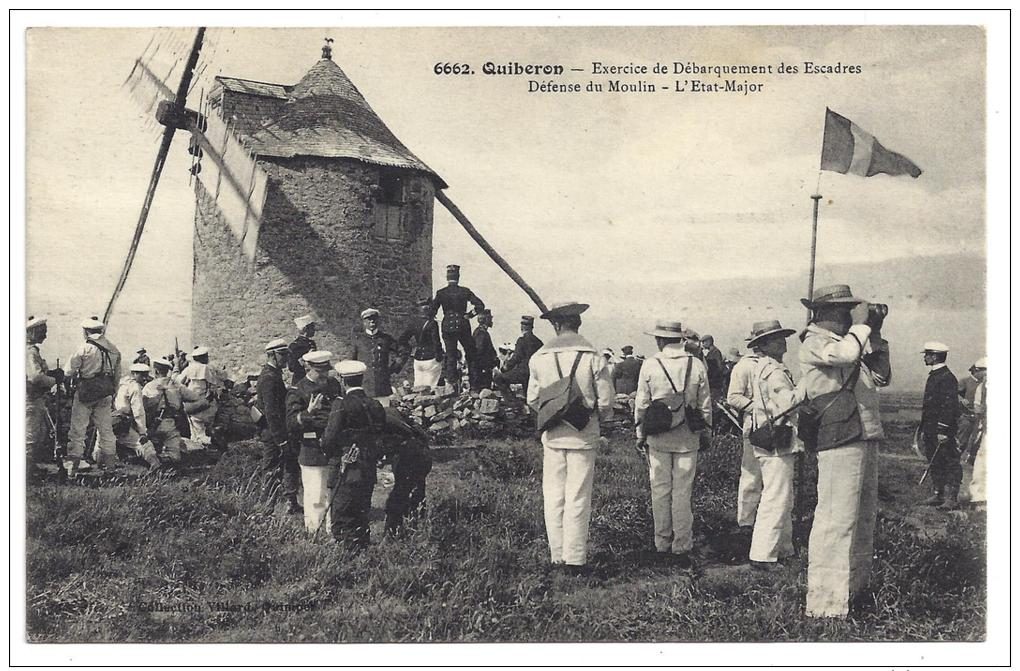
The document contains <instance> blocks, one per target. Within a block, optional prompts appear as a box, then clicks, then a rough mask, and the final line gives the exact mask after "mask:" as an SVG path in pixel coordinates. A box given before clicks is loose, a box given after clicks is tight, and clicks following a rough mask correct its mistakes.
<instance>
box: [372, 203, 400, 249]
mask: <svg viewBox="0 0 1020 671" xmlns="http://www.w3.org/2000/svg"><path fill="white" fill-rule="evenodd" d="M400 213H401V207H400V206H399V205H387V204H384V203H376V204H375V207H373V208H372V235H373V237H375V238H376V239H378V240H385V241H387V242H398V241H401V240H404V239H406V238H407V234H406V232H405V231H404V227H403V226H401V225H400Z"/></svg>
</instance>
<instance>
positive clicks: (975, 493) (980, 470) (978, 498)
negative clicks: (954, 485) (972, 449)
mask: <svg viewBox="0 0 1020 671" xmlns="http://www.w3.org/2000/svg"><path fill="white" fill-rule="evenodd" d="M986 436H987V434H985V435H984V436H981V446H980V447H979V448H978V452H977V455H976V456H975V457H974V473H973V474H972V475H971V478H970V500H971V502H972V503H984V502H986V501H988V494H987V493H985V477H986V475H987V470H986V469H987V468H988V462H986V461H985V454H986V453H987V452H988V445H987V440H986Z"/></svg>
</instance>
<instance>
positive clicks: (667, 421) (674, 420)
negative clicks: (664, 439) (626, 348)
mask: <svg viewBox="0 0 1020 671" xmlns="http://www.w3.org/2000/svg"><path fill="white" fill-rule="evenodd" d="M656 361H657V362H658V363H659V367H660V368H662V374H663V375H665V376H666V379H667V380H669V386H670V387H672V388H673V393H672V394H669V395H668V396H664V397H663V398H657V399H655V400H654V401H652V403H651V405H649V406H648V410H646V411H645V416H644V418H643V419H642V420H641V427H642V428H643V429H644V432H645V435H649V436H654V435H656V434H658V433H665V432H667V431H669V430H670V429H672V428H675V427H678V426H680V425H681V424H683V423H684V422H685V421H686V419H687V417H686V416H687V413H686V411H685V408H686V407H687V396H686V391H687V384H688V382H689V381H690V379H691V362H690V361H688V362H687V371H686V372H685V373H684V388H683V390H682V391H677V388H676V385H675V384H673V378H671V377H670V376H669V373H668V372H666V366H665V364H663V363H662V359H656Z"/></svg>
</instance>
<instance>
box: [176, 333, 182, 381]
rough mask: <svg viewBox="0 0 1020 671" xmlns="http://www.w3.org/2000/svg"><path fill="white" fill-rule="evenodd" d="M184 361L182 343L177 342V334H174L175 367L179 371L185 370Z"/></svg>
mask: <svg viewBox="0 0 1020 671" xmlns="http://www.w3.org/2000/svg"><path fill="white" fill-rule="evenodd" d="M183 363H184V350H182V349H181V346H180V344H179V343H178V342H177V336H174V368H175V369H176V371H177V372H178V373H179V372H180V371H182V370H184V367H183V366H182V364H183Z"/></svg>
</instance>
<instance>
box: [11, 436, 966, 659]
mask: <svg viewBox="0 0 1020 671" xmlns="http://www.w3.org/2000/svg"><path fill="white" fill-rule="evenodd" d="M888 430H889V433H890V440H888V441H887V442H886V443H885V445H884V446H883V453H882V456H881V459H882V461H881V469H880V473H881V475H880V477H881V481H880V489H879V495H880V502H881V510H880V513H879V523H878V528H877V532H876V541H875V547H876V560H875V568H874V574H873V580H872V586H873V599H872V600H869V601H868V602H867V603H865V604H863V605H862V607H861V608H860V609H858V610H857V611H855V612H854V614H853V615H852V616H851V617H850V618H848V619H846V620H835V621H817V620H812V619H808V618H806V617H805V616H804V608H803V603H804V593H805V584H806V562H805V557H806V551H802V552H801V553H800V554H799V556H798V557H797V558H795V559H794V560H792V561H791V562H789V563H788V564H786V565H785V566H784V567H783V568H782V569H781V570H779V571H777V572H774V573H770V574H759V573H757V572H752V571H751V570H749V569H748V567H747V566H746V565H744V564H741V563H738V562H739V561H740V559H741V558H742V555H743V553H744V551H745V548H743V546H742V545H741V544H740V540H739V536H738V535H737V534H736V533H735V528H734V522H733V519H734V516H735V493H736V484H737V472H738V464H739V451H740V448H739V444H738V443H737V441H736V439H733V438H728V439H719V440H717V441H715V444H714V446H713V448H712V450H710V451H708V452H707V453H703V455H702V459H701V460H700V463H699V473H698V477H697V482H696V489H695V501H694V506H695V515H696V519H695V533H696V537H697V538H696V545H697V548H698V555H699V557H700V561H699V568H698V570H697V571H695V572H694V573H691V572H685V571H681V570H679V569H676V568H672V567H669V566H663V565H658V564H656V563H655V562H654V560H653V559H649V558H648V556H647V551H648V550H650V549H651V548H652V545H651V509H650V502H649V498H648V478H647V473H646V472H645V469H644V464H643V462H642V461H641V460H640V458H639V457H638V456H637V455H636V454H635V453H634V452H633V450H632V448H631V441H630V439H629V437H627V436H624V435H617V436H614V437H613V438H612V440H611V441H610V445H609V449H607V450H605V451H604V452H603V453H602V454H600V456H599V460H598V464H597V467H596V468H597V470H596V481H595V494H594V512H593V518H592V524H591V545H590V557H591V559H590V561H591V563H592V565H593V566H594V572H593V575H591V576H587V577H572V576H567V575H563V574H560V573H556V572H550V570H549V566H548V555H547V548H546V541H545V531H544V524H543V521H542V501H541V485H540V483H541V450H540V448H539V447H538V446H537V444H536V443H535V441H533V440H501V441H488V442H485V441H467V442H462V443H459V444H454V445H452V446H449V447H444V448H443V449H437V450H435V452H434V454H435V457H436V462H437V463H436V467H435V469H434V470H433V475H432V476H431V478H430V481H429V483H430V494H429V509H428V515H427V518H426V520H425V521H424V522H423V523H422V524H421V525H420V527H419V528H418V529H417V530H416V531H414V532H413V533H411V534H410V535H409V536H408V537H407V538H405V539H402V540H399V541H395V540H391V539H384V538H383V537H382V535H381V533H380V529H379V527H380V526H381V521H379V520H380V519H381V516H380V515H377V521H376V522H375V528H374V530H373V533H374V536H373V540H374V543H373V545H372V547H371V548H370V549H369V550H368V551H367V552H365V553H362V554H360V555H356V556H351V555H347V554H345V553H344V552H343V551H342V550H341V549H340V548H339V547H338V546H337V545H336V544H335V543H333V542H332V540H331V539H330V538H328V537H327V534H325V533H323V534H321V535H320V537H319V538H318V539H316V540H314V541H313V540H312V539H310V538H309V536H308V535H307V534H306V533H305V531H304V529H303V527H302V525H301V522H300V519H299V518H298V517H296V516H287V515H285V514H284V513H283V512H282V507H281V508H279V509H275V510H274V509H273V508H272V507H271V506H269V505H268V504H267V503H266V502H265V501H264V499H263V497H262V495H261V493H260V486H259V481H258V478H257V476H255V477H253V474H254V473H255V470H256V465H257V461H256V455H255V449H256V448H255V446H254V444H253V443H250V442H240V443H234V444H233V445H232V446H231V448H230V450H229V451H228V452H227V453H226V455H225V456H224V457H223V458H222V459H221V460H220V461H219V463H218V464H216V465H215V466H213V467H212V468H211V469H210V470H208V471H207V472H205V473H203V474H202V475H200V476H195V477H189V478H180V477H178V478H169V477H156V478H152V479H142V480H139V481H137V482H132V483H120V484H117V483H110V484H107V485H104V486H102V487H99V488H86V487H77V486H67V485H64V486H59V485H50V484H46V485H39V486H32V487H30V488H29V491H28V501H27V504H28V507H27V511H28V512H27V516H28V519H27V523H28V539H27V585H28V594H27V600H28V621H27V630H28V636H29V639H30V640H32V641H83V642H84V641H181V642H184V641H187V642H218V641H233V642H242V641H250V642H261V641H330V642H334V641H524V640H528V641H688V640H693V641H790V640H829V641H857V640H869V641H899V640H913V641H917V640H958V641H973V640H982V639H983V638H984V632H985V561H984V557H985V542H984V539H985V517H984V513H983V512H976V511H970V510H968V511H962V512H956V513H948V514H947V513H939V512H936V511H933V510H930V509H919V508H917V507H915V506H913V505H912V503H913V501H916V500H917V499H919V498H921V497H922V496H923V495H925V494H926V493H927V492H926V491H924V492H922V491H921V490H920V489H919V488H917V487H916V486H915V483H916V481H917V478H918V477H919V475H920V473H921V471H922V464H921V462H920V461H919V460H917V459H916V458H915V457H913V456H912V455H911V454H910V453H909V452H908V446H907V440H908V433H907V431H906V423H903V425H901V424H900V423H898V422H891V423H890V426H889V427H888ZM385 493H386V492H385V491H382V490H381V489H377V496H376V501H375V504H376V505H375V511H374V512H375V513H377V514H378V513H379V512H380V511H379V507H380V505H381V502H382V500H383V498H384V496H385Z"/></svg>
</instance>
